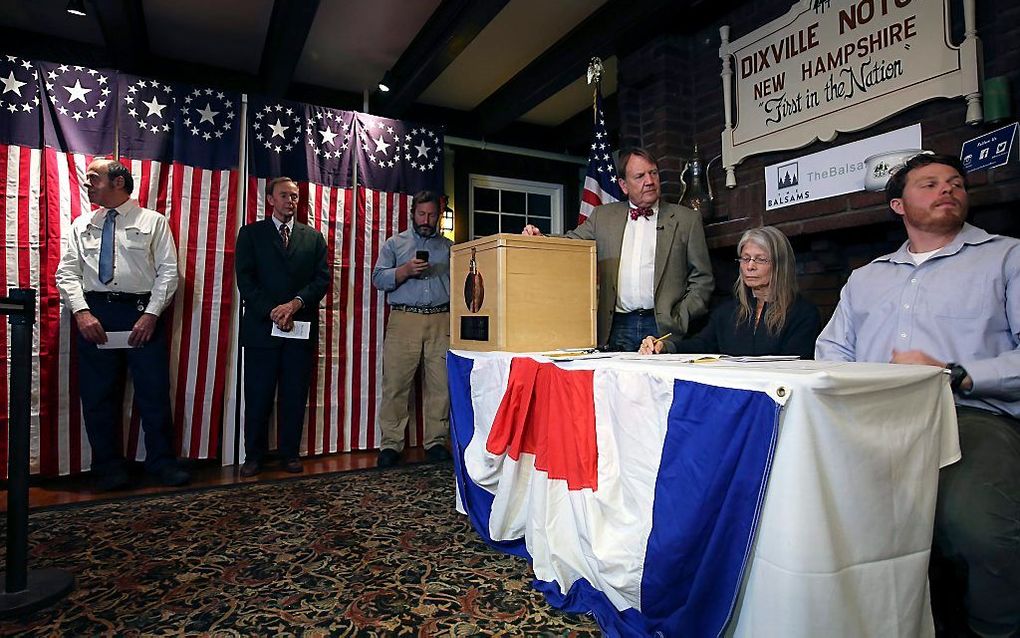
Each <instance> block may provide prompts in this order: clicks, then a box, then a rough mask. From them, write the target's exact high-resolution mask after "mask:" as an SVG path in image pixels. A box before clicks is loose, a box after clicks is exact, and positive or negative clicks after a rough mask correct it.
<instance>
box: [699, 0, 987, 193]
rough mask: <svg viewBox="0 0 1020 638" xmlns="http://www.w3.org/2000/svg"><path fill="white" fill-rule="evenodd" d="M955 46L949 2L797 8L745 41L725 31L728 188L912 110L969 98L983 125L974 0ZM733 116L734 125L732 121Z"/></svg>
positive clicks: (829, 0) (855, 1) (858, 1)
mask: <svg viewBox="0 0 1020 638" xmlns="http://www.w3.org/2000/svg"><path fill="white" fill-rule="evenodd" d="M964 22H965V36H964V40H963V42H962V43H961V44H960V46H954V45H953V44H952V43H951V42H950V39H949V33H950V24H949V0H800V2H797V3H796V4H795V5H794V6H793V8H791V9H790V11H789V12H787V14H786V15H784V16H783V17H781V18H779V19H777V20H774V21H772V22H770V23H768V24H766V25H764V26H762V27H760V28H758V29H756V30H755V31H753V32H752V33H749V34H747V35H746V36H744V37H742V38H740V39H739V40H734V41H733V42H730V41H729V27H728V26H724V27H722V28H721V29H720V30H719V31H720V35H721V36H722V46H721V47H720V48H719V56H720V57H721V58H722V61H723V65H722V66H723V68H722V81H723V100H724V105H725V113H726V128H725V130H724V131H723V134H722V154H723V166H724V167H725V169H726V185H727V186H729V187H731V188H732V187H734V186H736V177H735V175H734V170H733V169H734V167H735V166H736V165H737V164H739V163H740V162H742V161H743V160H744V159H745V158H746V157H749V156H751V155H756V154H759V153H766V152H770V151H779V150H787V149H794V148H800V147H802V146H806V145H807V144H810V143H812V142H814V141H815V140H821V141H824V142H828V141H831V140H832V139H834V138H835V137H836V135H837V133H839V132H845V131H856V130H860V129H862V128H865V127H867V126H870V125H872V124H874V123H876V122H879V121H881V120H884V119H886V118H888V117H890V116H892V115H895V114H896V113H899V112H900V111H903V110H905V109H907V108H909V107H911V106H913V105H915V104H918V103H920V102H923V101H926V100H930V99H933V98H938V97H945V98H953V97H960V96H962V97H965V98H966V100H967V123H969V124H976V123H977V122H979V121H980V120H981V96H980V92H979V85H978V57H979V55H978V54H979V48H980V42H979V40H978V38H977V34H976V31H975V29H974V0H964ZM734 116H735V117H734Z"/></svg>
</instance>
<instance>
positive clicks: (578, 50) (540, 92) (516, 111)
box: [472, 0, 689, 135]
mask: <svg viewBox="0 0 1020 638" xmlns="http://www.w3.org/2000/svg"><path fill="white" fill-rule="evenodd" d="M688 5H689V2H687V1H681V2H677V1H676V0H610V1H609V2H607V3H606V4H604V5H603V6H602V7H601V8H599V9H598V10H597V11H596V12H595V13H593V14H592V15H590V16H589V17H588V18H587V19H586V20H584V21H583V22H581V24H579V25H577V26H576V27H575V28H574V29H573V30H571V31H570V33H568V34H567V35H565V36H563V37H562V38H560V40H559V41H557V42H556V43H555V44H554V45H552V46H551V47H550V48H549V49H547V50H546V51H545V52H544V53H542V54H541V55H540V56H538V57H537V58H535V59H534V60H533V61H532V62H531V63H530V64H528V66H526V67H524V69H522V70H521V71H520V72H518V73H517V75H515V76H514V77H512V78H511V79H510V80H509V81H507V83H506V84H504V85H503V86H501V87H500V88H499V89H497V90H496V91H495V92H494V93H493V94H492V95H490V96H489V97H488V98H486V99H485V100H484V101H483V102H482V103H481V104H479V105H478V106H477V107H476V108H475V109H474V110H473V111H472V115H473V116H474V117H475V118H476V119H477V122H478V129H479V132H480V133H481V134H482V135H488V134H491V133H493V132H495V131H498V130H499V129H501V128H503V127H505V126H506V125H507V124H509V123H510V122H513V121H514V120H516V119H517V118H519V117H521V116H522V115H524V114H525V113H527V112H528V111H530V110H531V109H533V108H535V107H536V106H538V105H539V104H541V103H542V102H544V101H545V100H546V99H548V98H549V97H551V96H553V95H554V94H556V93H557V92H559V91H560V90H562V89H563V88H564V87H566V86H567V85H568V84H570V83H571V82H573V81H575V80H576V79H577V78H579V77H582V76H583V75H584V73H585V72H586V70H587V68H588V61H589V60H590V59H591V58H592V57H593V56H598V57H601V58H603V59H605V58H607V57H609V56H611V55H614V54H616V52H617V51H618V50H619V49H620V48H621V47H622V46H633V42H634V41H635V40H636V39H640V38H644V39H649V38H651V37H653V36H655V35H658V34H660V33H662V32H664V31H667V30H669V29H670V28H674V29H675V27H672V25H673V24H674V20H675V19H676V17H677V16H678V15H679V14H680V13H681V11H682V10H683V9H685V8H686V7H687V6H688Z"/></svg>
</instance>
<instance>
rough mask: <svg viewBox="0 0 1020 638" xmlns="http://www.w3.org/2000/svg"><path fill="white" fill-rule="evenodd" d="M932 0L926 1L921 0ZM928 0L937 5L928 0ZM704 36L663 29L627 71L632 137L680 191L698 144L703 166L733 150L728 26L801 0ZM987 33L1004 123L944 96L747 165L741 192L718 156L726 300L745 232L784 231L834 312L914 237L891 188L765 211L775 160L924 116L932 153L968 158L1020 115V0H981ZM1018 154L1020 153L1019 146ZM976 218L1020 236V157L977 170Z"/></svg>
mask: <svg viewBox="0 0 1020 638" xmlns="http://www.w3.org/2000/svg"><path fill="white" fill-rule="evenodd" d="M915 1H921V0H915ZM925 1H927V0H925ZM742 5H743V6H741V7H740V8H739V9H736V10H734V11H731V12H729V13H728V14H726V15H724V16H723V17H722V18H720V19H719V20H717V21H715V22H714V23H712V24H708V25H705V26H704V27H703V28H701V29H700V30H698V31H697V32H696V33H695V34H693V35H685V36H661V37H659V38H656V39H654V40H651V41H649V42H648V43H646V44H645V45H644V46H641V47H640V48H638V49H636V50H635V51H633V52H631V53H629V54H627V55H625V56H623V57H622V58H621V60H620V66H619V99H620V112H621V116H620V117H621V121H620V143H621V146H627V145H633V144H639V145H644V146H647V147H648V148H649V149H650V150H652V151H653V152H655V153H657V154H659V155H661V156H663V158H664V160H663V166H662V169H663V170H662V174H663V195H664V198H665V199H666V200H667V201H676V200H677V199H678V198H679V193H680V185H679V180H678V176H679V170H680V167H681V166H682V163H683V160H684V159H685V158H688V157H690V152H691V148H692V147H693V145H694V144H695V143H697V145H698V148H699V152H700V155H701V157H702V160H703V161H708V160H709V159H712V158H715V157H716V156H717V155H719V154H720V153H721V133H722V129H723V126H724V122H725V121H724V114H723V97H722V83H721V80H720V77H719V72H720V70H721V68H722V62H721V60H720V59H719V51H718V48H719V26H720V25H723V24H728V25H730V38H731V40H735V39H737V38H740V37H742V36H743V35H745V34H747V33H749V32H750V31H753V30H754V29H755V28H757V27H758V26H760V25H762V24H764V23H765V22H768V21H770V20H772V19H775V18H777V17H779V16H781V15H783V14H785V13H786V12H787V11H788V10H789V9H790V7H791V6H792V5H793V2H792V1H791V0H759V1H757V2H747V3H742ZM952 9H953V16H954V23H955V25H956V26H955V28H954V41H959V39H961V37H962V35H961V34H962V18H959V19H957V18H958V17H959V16H961V15H962V9H961V8H960V3H959V2H958V0H954V2H953V4H952ZM977 29H978V36H979V37H980V38H981V41H982V45H983V46H982V51H983V54H984V69H985V73H984V76H985V77H996V76H1006V77H1007V78H1009V81H1010V89H1011V98H1012V107H1013V115H1012V117H1011V118H1009V119H1007V120H1006V121H1005V122H1003V123H997V124H994V125H992V124H981V125H979V126H976V127H971V126H967V125H966V124H965V123H964V113H965V111H966V106H965V104H964V101H963V99H962V98H958V99H954V100H944V99H942V100H935V101H933V102H929V103H927V104H922V105H919V106H916V107H913V108H911V109H908V110H907V111H905V112H903V113H900V114H898V115H895V116H893V117H890V118H889V119H886V120H884V121H882V122H879V123H878V124H875V125H873V126H871V127H869V128H867V129H865V130H863V131H858V132H856V133H842V134H840V135H839V136H838V137H837V138H836V139H835V140H834V141H833V142H832V143H830V144H823V143H815V144H812V145H810V146H807V147H805V148H802V149H797V150H792V151H784V152H779V153H768V154H763V155H756V156H753V157H750V158H748V159H746V160H745V161H744V162H743V163H742V164H741V165H740V166H738V167H737V169H736V177H737V183H738V186H737V188H734V189H731V190H727V189H725V188H724V180H725V178H724V175H723V170H722V168H721V166H720V162H719V161H718V160H716V161H714V162H712V164H711V167H710V171H709V179H710V181H711V184H712V187H713V192H714V194H715V196H716V200H715V203H716V205H715V213H714V216H713V218H712V219H710V220H708V222H707V224H706V227H705V228H706V234H707V236H708V238H709V246H710V247H711V249H712V253H713V262H714V263H715V265H716V280H717V283H716V287H717V296H718V297H720V298H721V297H723V296H725V295H726V294H728V291H729V288H730V286H731V285H732V283H733V281H734V279H735V277H736V274H737V271H736V269H735V267H733V265H732V259H733V257H734V246H735V244H736V242H737V241H738V239H739V237H740V234H741V233H742V232H743V231H744V230H746V229H748V228H752V227H756V226H760V225H763V224H769V225H774V226H778V227H779V228H781V229H782V230H783V231H784V232H786V234H787V235H788V236H789V237H790V238H791V241H792V242H793V245H794V249H795V250H796V252H797V262H798V271H799V273H800V276H801V277H800V284H801V288H802V290H803V291H804V293H805V295H806V296H807V297H808V298H810V299H811V300H812V301H814V302H815V303H816V304H818V306H819V307H820V309H821V310H822V314H823V317H824V318H825V319H827V318H828V317H829V315H830V314H831V312H832V309H833V308H834V307H835V303H836V301H837V300H838V294H839V289H840V288H841V287H842V284H843V283H844V282H845V281H846V278H847V277H848V276H849V273H850V271H851V270H852V269H853V268H856V267H858V266H860V265H863V264H865V263H867V262H869V261H870V260H872V259H874V258H875V257H877V256H879V255H882V254H885V253H887V252H890V251H891V250H894V249H895V248H896V247H898V246H899V244H901V243H902V242H903V241H904V239H905V237H906V235H905V233H904V231H903V227H902V224H901V223H900V222H899V221H898V220H897V219H896V218H895V217H893V216H892V214H891V213H890V212H889V211H888V208H887V207H886V205H885V197H884V194H883V193H863V192H862V193H854V194H851V195H848V196H842V197H833V198H829V199H825V200H820V201H816V202H808V203H805V204H799V205H794V206H789V207H786V208H782V209H779V210H775V211H770V212H765V210H764V199H765V187H764V183H763V181H762V175H763V170H764V167H765V166H766V165H769V164H775V163H777V162H781V161H785V160H788V159H792V158H796V157H800V156H803V155H807V154H810V153H814V152H817V151H820V150H824V149H825V148H829V147H831V146H836V145H842V144H846V143H848V142H852V141H855V140H859V139H863V138H866V137H870V136H873V135H877V134H880V133H884V132H887V131H891V130H894V129H898V128H901V127H904V126H908V125H910V124H913V123H915V122H920V123H921V129H922V140H923V143H924V146H925V148H928V149H931V150H934V151H937V152H943V153H949V154H953V155H958V154H959V152H960V146H961V145H962V143H963V142H964V141H965V140H968V139H970V138H972V137H975V136H977V135H980V134H981V133H983V132H986V131H989V130H992V129H994V128H998V127H999V126H1001V125H1003V124H1004V123H1009V122H1013V121H1016V120H1017V119H1018V118H1017V108H1018V107H1020V3H1016V2H1014V1H1013V0H981V1H980V2H978V3H977ZM1014 152H1016V151H1014ZM969 181H970V201H971V221H972V222H973V223H975V224H977V225H979V226H981V227H983V228H985V229H987V230H989V231H990V232H997V233H1001V234H1006V235H1011V236H1015V237H1020V206H1018V202H1020V163H1018V162H1017V160H1016V158H1015V156H1014V159H1013V160H1012V162H1011V163H1010V164H1009V165H1008V166H1007V167H1004V168H998V169H993V170H991V171H987V172H982V173H976V174H974V175H972V176H970V179H969Z"/></svg>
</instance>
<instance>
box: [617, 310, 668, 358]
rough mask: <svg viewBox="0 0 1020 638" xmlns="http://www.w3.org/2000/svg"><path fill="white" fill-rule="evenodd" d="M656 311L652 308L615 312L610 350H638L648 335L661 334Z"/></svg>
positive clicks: (656, 335) (655, 335)
mask: <svg viewBox="0 0 1020 638" xmlns="http://www.w3.org/2000/svg"><path fill="white" fill-rule="evenodd" d="M658 331H659V328H658V326H657V325H656V323H655V313H654V312H653V311H651V310H639V311H637V312H615V313H613V327H612V328H611V329H610V330H609V344H608V345H609V350H610V351H612V352H637V351H638V348H640V347H641V341H643V340H644V338H645V337H647V336H648V335H652V336H653V337H658V336H659V332H658Z"/></svg>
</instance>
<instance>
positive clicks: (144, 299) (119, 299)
mask: <svg viewBox="0 0 1020 638" xmlns="http://www.w3.org/2000/svg"><path fill="white" fill-rule="evenodd" d="M151 297H152V295H151V294H149V293H147V292H114V291H109V290H89V291H87V292H86V293H85V298H86V299H88V300H89V301H105V302H106V303H123V304H130V305H133V306H142V307H143V309H144V307H145V306H146V305H147V304H148V303H149V299H150V298H151Z"/></svg>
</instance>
